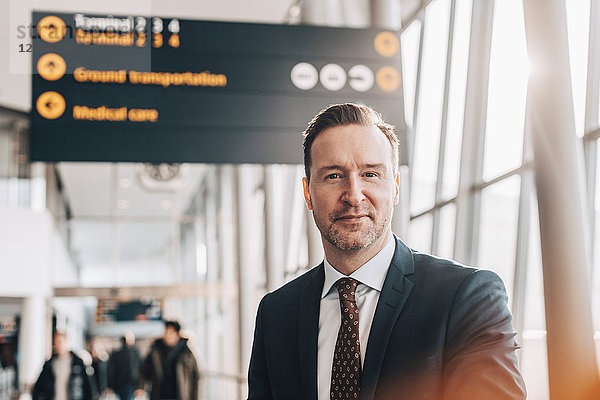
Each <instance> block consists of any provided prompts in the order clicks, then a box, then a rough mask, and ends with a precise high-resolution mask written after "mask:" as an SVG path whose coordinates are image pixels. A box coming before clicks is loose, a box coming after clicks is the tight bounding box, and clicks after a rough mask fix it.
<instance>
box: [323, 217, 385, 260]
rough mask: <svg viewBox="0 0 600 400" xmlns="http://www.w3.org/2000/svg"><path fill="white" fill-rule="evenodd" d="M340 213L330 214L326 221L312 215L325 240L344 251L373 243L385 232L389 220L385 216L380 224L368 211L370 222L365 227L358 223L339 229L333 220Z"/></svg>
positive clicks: (359, 248)
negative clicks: (352, 226)
mask: <svg viewBox="0 0 600 400" xmlns="http://www.w3.org/2000/svg"><path fill="white" fill-rule="evenodd" d="M344 212H345V211H344ZM342 214H343V213H342V212H340V213H336V214H334V215H332V216H330V217H329V218H328V221H322V220H321V219H320V218H319V217H318V216H317V215H316V214H313V216H314V219H315V224H316V225H317V228H319V231H320V232H321V235H322V236H323V237H324V238H325V240H327V241H328V242H329V243H331V244H332V245H333V246H335V247H336V248H338V249H340V250H345V251H356V250H362V249H365V248H367V247H369V246H370V245H372V244H373V243H375V241H377V239H379V238H380V237H381V236H383V234H384V233H385V229H386V227H387V225H388V221H389V218H385V219H384V220H383V221H381V223H380V224H377V223H376V221H375V220H374V219H373V214H372V213H370V212H369V213H368V215H369V218H370V223H369V226H368V227H367V228H364V227H363V226H362V225H359V226H357V227H356V228H354V229H351V227H348V228H346V229H340V227H338V226H336V225H335V220H336V219H337V216H338V215H342Z"/></svg>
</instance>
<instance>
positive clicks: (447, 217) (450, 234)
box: [436, 203, 456, 258]
mask: <svg viewBox="0 0 600 400" xmlns="http://www.w3.org/2000/svg"><path fill="white" fill-rule="evenodd" d="M455 227H456V204H454V203H450V204H448V205H446V206H444V207H442V208H441V209H440V227H439V230H440V231H439V236H438V249H437V254H436V255H438V256H440V257H445V258H452V255H453V254H454V231H455V230H454V228H455Z"/></svg>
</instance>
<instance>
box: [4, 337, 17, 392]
mask: <svg viewBox="0 0 600 400" xmlns="http://www.w3.org/2000/svg"><path fill="white" fill-rule="evenodd" d="M17 382H18V378H17V359H16V357H15V351H14V345H13V344H8V343H4V344H1V345H0V400H11V399H14V398H16V397H17V394H18V384H17Z"/></svg>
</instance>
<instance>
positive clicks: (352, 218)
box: [336, 214, 369, 222]
mask: <svg viewBox="0 0 600 400" xmlns="http://www.w3.org/2000/svg"><path fill="white" fill-rule="evenodd" d="M363 218H369V216H368V215H367V214H346V215H341V216H339V217H337V218H336V220H338V221H343V222H356V221H360V220H361V219H363Z"/></svg>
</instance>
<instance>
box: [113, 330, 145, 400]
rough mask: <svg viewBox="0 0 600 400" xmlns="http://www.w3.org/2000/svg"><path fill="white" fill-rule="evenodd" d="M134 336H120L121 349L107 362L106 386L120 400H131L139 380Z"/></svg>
mask: <svg viewBox="0 0 600 400" xmlns="http://www.w3.org/2000/svg"><path fill="white" fill-rule="evenodd" d="M134 344H135V336H134V335H133V333H132V332H126V333H125V334H124V335H123V336H121V348H120V349H119V350H116V351H114V352H113V353H112V354H111V356H110V359H109V361H108V386H109V387H110V388H111V389H112V390H114V391H115V393H116V394H117V395H118V396H119V398H120V399H121V400H131V399H132V398H133V391H134V390H135V387H136V384H137V382H138V379H139V370H140V364H141V360H140V354H139V353H138V351H137V349H136V348H135V346H134Z"/></svg>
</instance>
